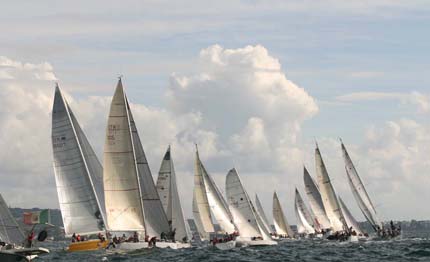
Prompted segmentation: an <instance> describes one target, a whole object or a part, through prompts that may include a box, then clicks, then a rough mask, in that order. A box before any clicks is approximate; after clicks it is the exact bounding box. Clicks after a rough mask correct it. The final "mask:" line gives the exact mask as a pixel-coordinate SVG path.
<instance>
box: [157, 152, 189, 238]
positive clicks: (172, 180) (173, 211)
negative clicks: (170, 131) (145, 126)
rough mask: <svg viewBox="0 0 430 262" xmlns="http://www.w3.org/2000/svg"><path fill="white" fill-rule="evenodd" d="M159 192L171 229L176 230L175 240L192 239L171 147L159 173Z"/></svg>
mask: <svg viewBox="0 0 430 262" xmlns="http://www.w3.org/2000/svg"><path fill="white" fill-rule="evenodd" d="M157 191H158V195H159V196H160V200H161V203H162V204H163V208H164V211H165V212H166V215H167V219H168V221H169V223H170V224H171V228H172V230H176V234H175V238H176V239H179V240H182V239H184V238H186V239H190V233H189V232H188V228H187V227H186V224H185V219H184V214H183V211H182V206H181V201H180V198H179V193H178V186H177V184H176V173H175V168H174V165H173V159H172V154H171V152H170V146H169V147H168V148H167V152H166V154H165V155H164V157H163V161H162V162H161V166H160V171H159V172H158V178H157Z"/></svg>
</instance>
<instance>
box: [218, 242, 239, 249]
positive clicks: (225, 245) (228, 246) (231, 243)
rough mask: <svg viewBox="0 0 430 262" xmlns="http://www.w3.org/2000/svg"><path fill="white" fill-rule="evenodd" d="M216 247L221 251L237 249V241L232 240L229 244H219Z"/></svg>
mask: <svg viewBox="0 0 430 262" xmlns="http://www.w3.org/2000/svg"><path fill="white" fill-rule="evenodd" d="M215 247H216V248H217V249H219V250H230V249H233V248H235V247H236V241H235V240H232V241H228V242H223V243H217V244H215Z"/></svg>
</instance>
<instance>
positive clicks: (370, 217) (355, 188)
mask: <svg viewBox="0 0 430 262" xmlns="http://www.w3.org/2000/svg"><path fill="white" fill-rule="evenodd" d="M341 144H342V152H343V157H344V160H345V170H346V174H347V176H348V182H349V185H350V187H351V190H352V192H353V194H354V198H355V200H356V202H357V204H358V206H359V207H360V210H361V212H362V213H363V215H364V216H365V217H366V219H367V221H369V223H370V224H371V225H372V227H373V228H374V229H375V231H377V229H378V227H380V228H382V223H381V221H380V220H379V218H378V215H377V214H376V210H375V207H374V205H373V203H372V201H371V200H370V197H369V195H368V194H367V191H366V189H365V187H364V184H363V182H362V181H361V179H360V176H359V175H358V172H357V170H356V169H355V166H354V164H353V163H352V160H351V158H350V157H349V154H348V151H347V150H346V147H345V145H344V144H343V143H341Z"/></svg>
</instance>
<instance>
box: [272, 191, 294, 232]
mask: <svg viewBox="0 0 430 262" xmlns="http://www.w3.org/2000/svg"><path fill="white" fill-rule="evenodd" d="M273 224H274V225H275V229H276V233H277V234H278V235H286V236H288V237H294V233H293V230H292V229H291V227H290V225H289V224H288V221H287V219H286V217H285V215H284V212H283V211H282V207H281V203H280V202H279V198H278V194H276V192H274V193H273Z"/></svg>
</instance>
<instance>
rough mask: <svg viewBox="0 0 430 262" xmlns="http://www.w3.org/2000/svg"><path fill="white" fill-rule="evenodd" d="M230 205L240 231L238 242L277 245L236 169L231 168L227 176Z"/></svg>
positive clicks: (234, 220) (242, 243)
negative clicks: (258, 214)
mask: <svg viewBox="0 0 430 262" xmlns="http://www.w3.org/2000/svg"><path fill="white" fill-rule="evenodd" d="M225 183H226V193H227V200H228V206H229V209H230V211H231V214H232V216H233V222H234V224H235V225H236V227H237V229H238V231H239V237H238V238H237V239H236V242H237V244H239V245H244V246H267V245H277V243H276V242H275V241H273V240H272V239H271V237H270V235H268V234H267V233H266V232H265V231H264V230H263V225H262V224H261V219H260V218H259V217H258V216H257V215H256V211H255V208H254V206H253V204H252V202H251V201H250V199H249V197H248V194H247V193H246V191H245V189H244V188H243V185H242V182H241V180H240V177H239V174H238V173H237V171H236V169H234V168H233V169H231V170H230V171H229V172H228V174H227V178H226V182H225Z"/></svg>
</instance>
